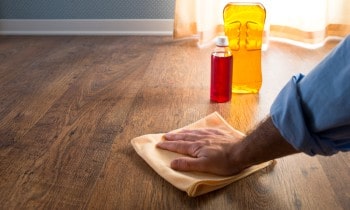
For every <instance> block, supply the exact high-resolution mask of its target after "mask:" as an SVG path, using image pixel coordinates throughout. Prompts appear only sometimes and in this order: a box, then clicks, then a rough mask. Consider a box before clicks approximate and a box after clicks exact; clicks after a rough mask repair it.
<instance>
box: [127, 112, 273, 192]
mask: <svg viewBox="0 0 350 210" xmlns="http://www.w3.org/2000/svg"><path fill="white" fill-rule="evenodd" d="M195 128H216V129H220V130H222V131H224V132H227V133H229V134H231V135H233V136H239V137H241V136H244V134H242V133H241V132H239V131H237V130H235V129H234V128H232V127H231V126H230V125H229V124H228V123H227V122H226V121H225V120H224V119H223V118H222V117H221V116H220V115H219V114H218V113H217V112H214V113H212V114H210V115H208V116H206V117H204V118H202V119H200V120H198V121H197V122H195V123H193V124H190V125H188V126H186V127H184V128H181V129H195ZM181 129H178V130H176V131H179V130H181ZM163 135H164V134H147V135H143V136H139V137H136V138H134V139H132V140H131V144H132V146H133V147H134V149H135V150H136V152H137V154H139V155H140V156H141V157H142V158H143V159H144V160H145V161H146V162H147V163H148V164H149V165H150V166H151V167H152V168H153V169H154V170H155V171H156V172H157V173H158V174H159V175H160V176H161V177H163V178H164V179H165V180H167V181H168V182H170V183H171V184H172V185H174V186H175V187H176V188H178V189H180V190H182V191H185V192H187V194H188V196H191V197H195V196H198V195H202V194H205V193H208V192H211V191H213V190H217V189H219V188H222V187H224V186H226V185H228V184H231V183H232V182H235V181H237V180H239V179H242V178H244V177H246V176H248V175H250V174H252V173H254V172H256V171H258V170H260V169H262V168H265V167H267V166H268V165H270V164H271V163H272V162H273V161H268V162H265V163H261V164H259V165H255V166H252V167H250V168H247V169H245V170H244V171H242V172H241V173H239V174H237V175H234V176H218V175H214V174H209V173H201V172H181V171H175V170H173V169H171V168H170V162H171V161H172V160H173V159H175V158H177V157H182V156H184V155H182V154H178V153H174V152H170V151H167V150H162V149H159V148H156V144H157V143H158V142H160V141H162V140H163Z"/></svg>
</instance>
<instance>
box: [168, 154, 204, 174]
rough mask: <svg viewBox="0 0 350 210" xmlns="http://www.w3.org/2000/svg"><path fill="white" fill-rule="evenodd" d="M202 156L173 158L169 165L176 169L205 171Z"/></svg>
mask: <svg viewBox="0 0 350 210" xmlns="http://www.w3.org/2000/svg"><path fill="white" fill-rule="evenodd" d="M203 165H204V164H203V158H191V157H182V158H177V159H175V160H173V161H172V162H171V164H170V167H171V168H172V169H174V170H178V171H200V172H204V171H206V170H205V169H204V168H203Z"/></svg>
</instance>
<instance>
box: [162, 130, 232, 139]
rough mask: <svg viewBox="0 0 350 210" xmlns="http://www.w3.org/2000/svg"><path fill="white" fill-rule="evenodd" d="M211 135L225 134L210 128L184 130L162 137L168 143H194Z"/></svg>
mask: <svg viewBox="0 0 350 210" xmlns="http://www.w3.org/2000/svg"><path fill="white" fill-rule="evenodd" d="M213 135H225V133H224V132H222V131H220V130H218V129H211V128H206V129H195V130H188V129H185V130H181V131H179V132H177V133H167V134H165V135H164V137H165V139H166V140H168V141H177V140H183V141H196V140H200V139H203V138H207V137H210V136H213Z"/></svg>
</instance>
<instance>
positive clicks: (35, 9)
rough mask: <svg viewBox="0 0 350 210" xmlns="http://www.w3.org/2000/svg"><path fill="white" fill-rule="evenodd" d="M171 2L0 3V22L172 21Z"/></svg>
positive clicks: (47, 0)
mask: <svg viewBox="0 0 350 210" xmlns="http://www.w3.org/2000/svg"><path fill="white" fill-rule="evenodd" d="M174 2H175V0H0V19H173V17H174V7H175V3H174Z"/></svg>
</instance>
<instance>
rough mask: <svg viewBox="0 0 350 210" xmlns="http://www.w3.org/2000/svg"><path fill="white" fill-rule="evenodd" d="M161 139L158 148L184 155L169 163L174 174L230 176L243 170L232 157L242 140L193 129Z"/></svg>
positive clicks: (211, 131) (167, 135) (216, 131)
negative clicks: (174, 171) (196, 173)
mask: <svg viewBox="0 0 350 210" xmlns="http://www.w3.org/2000/svg"><path fill="white" fill-rule="evenodd" d="M164 137H165V141H162V142H160V143H158V144H157V147H158V148H160V149H165V150H169V151H172V152H177V153H181V154H184V155H187V157H181V158H177V159H174V160H173V161H172V162H171V165H170V167H171V168H173V169H175V170H179V171H199V172H207V173H213V174H217V175H234V174H237V173H239V172H240V171H242V170H243V169H244V168H246V167H245V166H243V165H242V164H240V163H239V162H238V161H237V159H236V156H235V153H236V151H235V150H236V149H237V147H238V145H239V144H240V142H241V141H242V139H243V137H244V136H242V137H241V138H239V137H237V135H236V136H232V135H229V134H227V133H224V132H222V131H220V130H217V129H196V130H182V131H180V132H177V133H167V134H165V135H164Z"/></svg>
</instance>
